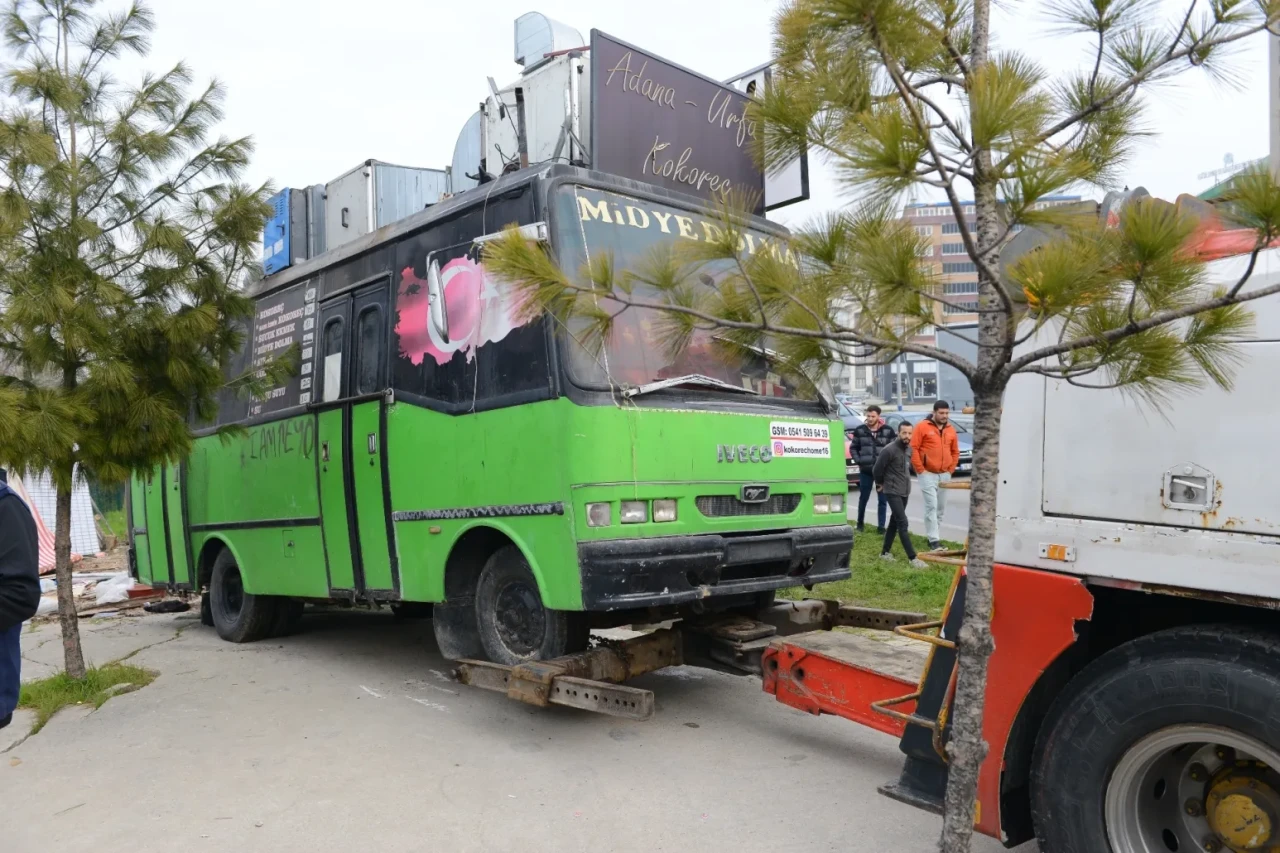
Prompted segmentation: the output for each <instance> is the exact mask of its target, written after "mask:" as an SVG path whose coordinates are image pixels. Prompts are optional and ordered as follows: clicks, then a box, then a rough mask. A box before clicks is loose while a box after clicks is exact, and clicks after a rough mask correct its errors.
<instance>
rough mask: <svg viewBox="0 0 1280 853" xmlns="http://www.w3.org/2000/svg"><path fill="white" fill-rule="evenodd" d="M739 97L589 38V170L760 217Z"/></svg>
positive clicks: (611, 42) (751, 125)
mask: <svg viewBox="0 0 1280 853" xmlns="http://www.w3.org/2000/svg"><path fill="white" fill-rule="evenodd" d="M748 103H749V99H748V98H747V97H746V96H744V95H743V94H742V93H741V92H738V91H736V90H734V89H733V88H731V87H729V86H726V85H724V84H723V83H717V82H716V81H714V80H712V79H710V78H708V77H703V76H702V75H700V74H695V73H694V72H692V71H687V70H685V69H684V68H681V67H679V66H678V65H673V64H671V63H670V62H667V61H666V60H663V59H659V58H658V57H656V56H654V55H652V54H650V53H646V52H645V51H643V50H640V49H639V48H636V47H633V46H631V45H629V44H627V43H626V42H622V41H618V40H617V39H615V38H613V37H612V36H608V35H605V34H604V33H602V32H600V31H599V30H592V31H591V166H592V168H594V169H597V170H599V171H601V172H608V173H610V174H613V175H621V176H622V177H625V178H631V179H632V180H636V181H643V182H645V183H650V184H657V185H658V186H662V187H666V188H668V189H671V190H675V191H677V192H683V193H686V194H688V195H694V196H701V197H703V198H708V199H711V198H718V197H720V196H721V195H722V194H725V193H732V194H733V195H734V196H736V197H745V198H749V199H750V200H751V201H752V202H753V203H754V204H755V212H756V213H762V212H763V211H764V173H763V172H762V171H761V169H760V166H759V165H757V163H756V161H755V159H754V157H753V154H752V148H753V146H754V145H755V144H756V143H755V138H756V123H755V121H754V120H752V119H751V118H750V117H749V116H748V115H747V105H748Z"/></svg>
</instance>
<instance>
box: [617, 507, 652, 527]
mask: <svg viewBox="0 0 1280 853" xmlns="http://www.w3.org/2000/svg"><path fill="white" fill-rule="evenodd" d="M618 520H619V521H621V522H622V523H623V524H644V523H645V522H646V521H648V520H649V502H648V501H623V502H622V507H621V512H619V513H618Z"/></svg>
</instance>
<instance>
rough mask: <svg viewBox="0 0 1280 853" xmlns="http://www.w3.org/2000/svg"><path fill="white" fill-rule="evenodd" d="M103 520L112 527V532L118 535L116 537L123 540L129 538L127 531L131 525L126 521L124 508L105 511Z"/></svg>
mask: <svg viewBox="0 0 1280 853" xmlns="http://www.w3.org/2000/svg"><path fill="white" fill-rule="evenodd" d="M102 521H103V523H104V524H106V526H107V527H109V528H111V532H112V533H114V534H115V535H116V539H118V540H120V541H121V542H123V541H125V539H126V538H127V537H126V536H125V533H126V532H127V528H128V526H129V525H128V523H127V522H126V521H125V514H124V510H123V509H113V510H109V511H108V512H104V513H103V514H102Z"/></svg>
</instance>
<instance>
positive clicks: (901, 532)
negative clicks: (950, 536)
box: [873, 421, 925, 569]
mask: <svg viewBox="0 0 1280 853" xmlns="http://www.w3.org/2000/svg"><path fill="white" fill-rule="evenodd" d="M873 473H874V477H875V483H876V489H877V490H878V491H879V492H880V493H881V494H882V495H884V496H885V500H886V501H888V503H889V512H890V517H889V526H888V527H886V528H885V531H884V546H883V547H882V548H881V549H880V559H882V560H892V559H893V554H892V551H893V537H894V536H895V535H896V536H898V537H899V538H900V539H901V540H902V550H903V551H904V552H906V555H907V560H909V561H910V562H911V565H913V566H915V567H916V568H917V569H923V568H925V563H924V561H923V560H921V559H920V558H919V557H917V556H916V549H915V547H914V546H912V544H911V534H910V533H908V532H907V498H908V497H910V495H911V424H910V423H907V422H906V421H904V422H902V423H901V424H899V425H898V439H897V441H894V442H893V443H892V444H890V445H889V446H888V447H886V448H884V450H881V451H880V456H879V458H877V459H876V467H875V470H874V472H873Z"/></svg>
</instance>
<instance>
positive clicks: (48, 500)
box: [9, 471, 99, 569]
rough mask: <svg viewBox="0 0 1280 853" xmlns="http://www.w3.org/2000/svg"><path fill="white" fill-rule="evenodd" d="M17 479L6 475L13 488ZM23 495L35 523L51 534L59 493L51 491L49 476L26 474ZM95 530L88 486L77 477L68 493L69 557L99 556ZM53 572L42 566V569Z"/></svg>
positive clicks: (11, 473) (51, 481)
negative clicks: (35, 519) (69, 497)
mask: <svg viewBox="0 0 1280 853" xmlns="http://www.w3.org/2000/svg"><path fill="white" fill-rule="evenodd" d="M15 479H17V478H16V477H15V475H14V473H13V472H12V471H11V472H9V484H10V485H14V480H15ZM19 490H20V491H22V492H25V493H26V496H27V497H28V499H29V503H30V505H31V508H32V509H33V510H34V511H35V514H36V516H37V523H40V522H42V523H43V525H44V527H45V528H47V529H48V531H49V533H53V532H54V524H55V522H56V520H57V517H58V515H57V510H58V493H57V491H56V490H55V489H54V487H53V478H52V477H50V476H49V475H48V474H28V475H27V476H26V477H23V478H22V482H21V488H20V489H19ZM98 550H99V549H98V527H97V524H96V523H95V522H94V519H93V500H92V499H91V498H90V497H89V484H88V483H86V482H85V480H84V478H83V477H79V476H77V477H76V479H75V486H74V487H73V488H72V490H71V552H72V554H96V553H98ZM44 568H52V566H49V567H46V566H44V565H41V569H44Z"/></svg>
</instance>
